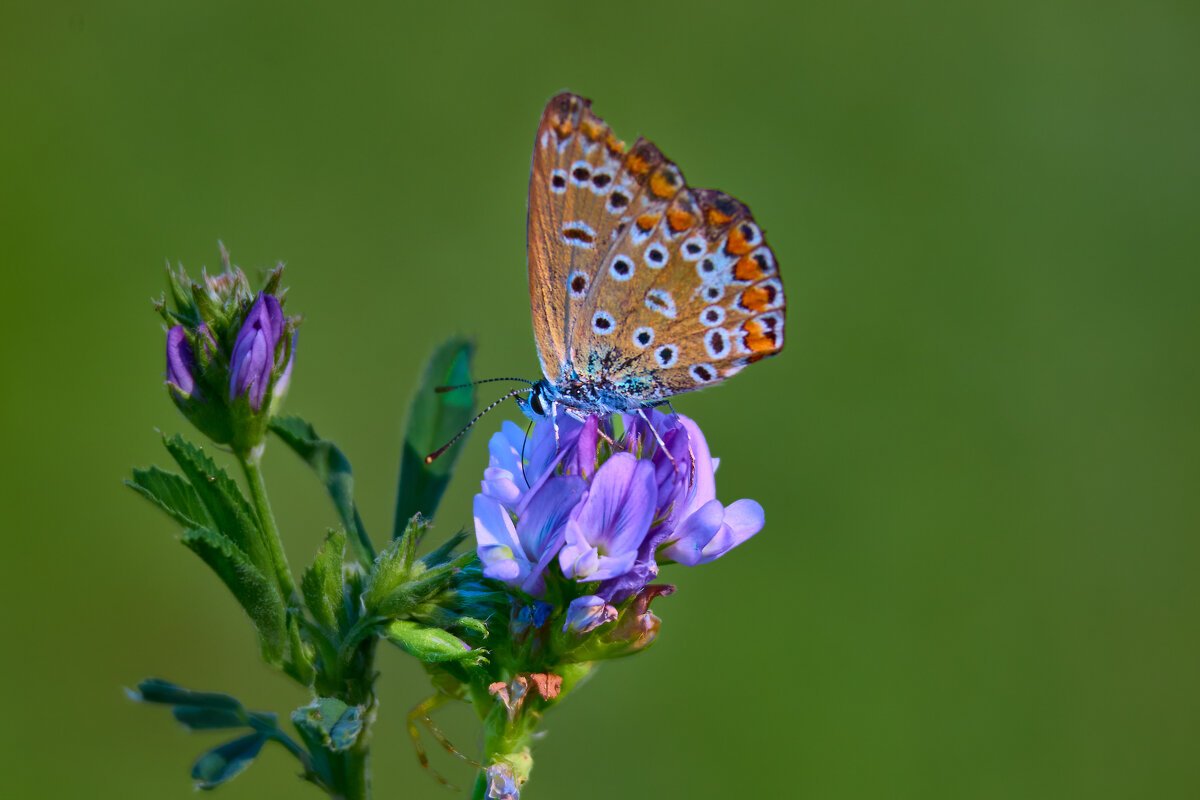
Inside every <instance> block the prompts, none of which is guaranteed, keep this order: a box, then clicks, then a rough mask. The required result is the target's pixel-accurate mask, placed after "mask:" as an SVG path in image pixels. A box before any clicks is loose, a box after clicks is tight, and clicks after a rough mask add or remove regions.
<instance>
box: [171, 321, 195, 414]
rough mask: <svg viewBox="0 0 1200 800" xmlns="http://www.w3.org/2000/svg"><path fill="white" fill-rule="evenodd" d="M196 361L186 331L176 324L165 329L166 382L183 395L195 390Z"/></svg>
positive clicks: (189, 395)
mask: <svg viewBox="0 0 1200 800" xmlns="http://www.w3.org/2000/svg"><path fill="white" fill-rule="evenodd" d="M195 370H196V361H195V357H194V356H193V355H192V345H191V343H190V342H188V339H187V331H186V330H185V329H184V327H183V326H182V325H176V326H175V327H174V328H171V330H169V331H167V383H168V384H170V386H171V387H172V388H174V389H175V390H176V391H178V392H179V394H181V395H183V396H184V397H191V396H192V394H193V393H194V392H195V391H196V377H195V374H194V373H195Z"/></svg>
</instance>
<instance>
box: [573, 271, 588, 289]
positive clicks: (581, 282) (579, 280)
mask: <svg viewBox="0 0 1200 800" xmlns="http://www.w3.org/2000/svg"><path fill="white" fill-rule="evenodd" d="M586 288H587V278H585V277H583V276H582V275H576V276H575V278H574V279H573V280H572V281H571V289H572V291H575V292H582V291H583V290H584V289H586Z"/></svg>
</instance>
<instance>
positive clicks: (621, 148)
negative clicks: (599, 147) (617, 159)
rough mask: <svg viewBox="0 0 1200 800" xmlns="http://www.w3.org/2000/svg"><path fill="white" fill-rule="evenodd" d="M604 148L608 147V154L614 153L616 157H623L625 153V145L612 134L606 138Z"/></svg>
mask: <svg viewBox="0 0 1200 800" xmlns="http://www.w3.org/2000/svg"><path fill="white" fill-rule="evenodd" d="M604 146H605V147H607V148H608V152H610V153H612V154H613V155H614V156H619V155H622V154H624V152H625V143H624V142H622V141H621V140H620V139H618V138H617V137H615V136H613V135H612V134H611V133H610V134H609V135H608V136H607V137H605V139H604Z"/></svg>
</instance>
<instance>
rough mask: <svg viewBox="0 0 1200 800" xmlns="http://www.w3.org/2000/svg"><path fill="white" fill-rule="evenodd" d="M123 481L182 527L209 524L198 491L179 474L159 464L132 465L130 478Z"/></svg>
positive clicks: (198, 526)
mask: <svg viewBox="0 0 1200 800" xmlns="http://www.w3.org/2000/svg"><path fill="white" fill-rule="evenodd" d="M125 485H126V486H128V487H129V488H130V489H133V490H134V491H135V492H137V493H138V494H140V495H142V496H143V497H145V498H146V499H147V500H149V501H150V502H151V503H154V505H156V506H158V507H159V508H160V509H162V510H163V511H165V512H167V514H168V515H169V516H170V517H171V519H173V520H175V521H176V522H178V523H179V524H180V525H182V526H183V527H185V528H204V527H211V526H212V524H213V520H212V517H210V516H209V514H208V510H207V509H206V508H205V507H204V504H203V503H201V502H200V495H198V494H196V490H195V489H193V488H192V485H191V484H190V483H188V482H187V479H186V478H184V477H183V476H182V475H176V474H175V473H174V472H167V471H165V470H161V469H159V468H158V467H150V468H149V469H135V470H134V471H133V480H131V481H125Z"/></svg>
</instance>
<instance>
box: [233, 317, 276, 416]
mask: <svg viewBox="0 0 1200 800" xmlns="http://www.w3.org/2000/svg"><path fill="white" fill-rule="evenodd" d="M282 338H283V309H282V308H281V307H280V305H279V301H278V300H276V299H275V298H274V297H272V296H271V295H269V294H260V295H259V296H258V299H257V300H255V301H254V305H252V306H251V307H250V311H249V313H247V314H246V319H245V320H244V321H243V322H242V327H241V329H240V330H239V331H238V335H237V340H236V341H235V342H234V344H233V355H232V357H231V358H230V363H229V401H230V402H231V403H232V402H233V401H234V400H235V399H236V398H238V397H243V396H244V397H246V398H247V399H248V400H249V402H250V408H251V409H252V410H254V411H258V410H259V409H261V408H262V404H263V397H265V396H266V393H267V389H269V388H270V386H271V381H272V373H273V372H274V371H275V357H276V352H277V350H278V348H279V344H280V341H281V339H282Z"/></svg>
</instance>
